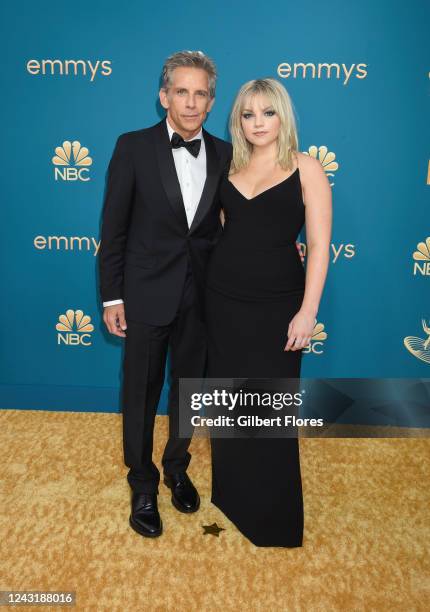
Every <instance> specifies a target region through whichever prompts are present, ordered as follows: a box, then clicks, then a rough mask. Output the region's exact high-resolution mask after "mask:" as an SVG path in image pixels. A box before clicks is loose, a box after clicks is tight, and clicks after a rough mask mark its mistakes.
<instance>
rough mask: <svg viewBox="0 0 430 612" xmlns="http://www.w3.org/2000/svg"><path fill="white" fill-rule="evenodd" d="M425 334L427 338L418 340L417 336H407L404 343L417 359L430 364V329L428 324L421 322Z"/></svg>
mask: <svg viewBox="0 0 430 612" xmlns="http://www.w3.org/2000/svg"><path fill="white" fill-rule="evenodd" d="M421 325H422V326H423V330H424V333H425V334H427V338H424V339H423V338H417V337H416V336H406V338H404V339H403V343H404V345H405V346H406V348H407V349H408V351H409V352H410V353H412V355H413V356H414V357H416V358H417V359H421V361H425V362H426V363H430V327H429V326H428V325H427V324H426V322H425V320H424V319H422V320H421Z"/></svg>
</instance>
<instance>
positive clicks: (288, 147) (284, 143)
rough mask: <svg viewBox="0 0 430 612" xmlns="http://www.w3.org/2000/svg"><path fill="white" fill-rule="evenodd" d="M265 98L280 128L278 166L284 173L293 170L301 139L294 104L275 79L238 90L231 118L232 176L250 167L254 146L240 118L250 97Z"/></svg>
mask: <svg viewBox="0 0 430 612" xmlns="http://www.w3.org/2000/svg"><path fill="white" fill-rule="evenodd" d="M256 94H263V95H265V96H266V97H267V98H268V99H269V100H270V103H271V105H272V107H273V110H274V111H275V112H276V113H277V115H278V117H279V119H280V121H281V125H280V128H279V136H278V162H279V165H280V166H281V168H283V169H284V170H292V169H293V153H294V152H297V151H298V146H299V143H298V137H297V128H296V120H295V116H294V110H293V103H292V101H291V98H290V96H289V94H288V92H287V90H286V89H285V87H284V86H283V85H281V84H280V83H278V81H276V80H275V79H270V78H267V79H254V80H253V81H248V82H247V83H245V84H244V85H242V87H241V88H240V90H239V93H238V94H237V96H236V99H235V101H234V104H233V109H232V111H231V115H230V133H231V138H232V143H233V159H232V162H231V167H230V173H234V172H237V171H238V170H240V169H241V168H244V167H245V166H247V165H248V163H249V159H250V157H251V152H252V148H253V145H252V144H251V143H250V142H248V140H246V138H245V134H244V133H243V129H242V123H241V116H242V111H243V109H244V107H245V103H246V101H247V99H248V98H249V97H252V96H254V95H256Z"/></svg>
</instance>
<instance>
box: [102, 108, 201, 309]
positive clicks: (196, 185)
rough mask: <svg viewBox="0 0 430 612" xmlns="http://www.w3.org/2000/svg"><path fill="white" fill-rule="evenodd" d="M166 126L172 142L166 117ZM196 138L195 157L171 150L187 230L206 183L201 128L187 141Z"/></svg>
mask: <svg viewBox="0 0 430 612" xmlns="http://www.w3.org/2000/svg"><path fill="white" fill-rule="evenodd" d="M166 124H167V131H168V132H169V140H172V136H173V133H174V129H173V128H172V127H171V125H170V123H169V121H168V119H167V117H166ZM197 138H200V140H201V141H202V142H201V145H200V151H199V154H198V156H197V157H194V155H191V153H190V152H189V151H187V149H186V148H185V147H179V148H178V149H172V154H173V161H174V162H175V168H176V174H177V176H178V180H179V185H180V188H181V193H182V199H183V202H184V206H185V214H186V217H187V223H188V227H189V228H190V227H191V224H192V222H193V219H194V215H195V214H196V210H197V206H198V204H199V202H200V198H201V197H202V192H203V187H204V185H205V181H206V147H205V140H204V138H203V131H202V129H201V128H200V131H199V133H198V134H196V135H195V136H193V138H190V139H189V140H195V139H197ZM122 303H123V300H120V299H118V300H111V301H109V302H103V306H113V305H114V304H122Z"/></svg>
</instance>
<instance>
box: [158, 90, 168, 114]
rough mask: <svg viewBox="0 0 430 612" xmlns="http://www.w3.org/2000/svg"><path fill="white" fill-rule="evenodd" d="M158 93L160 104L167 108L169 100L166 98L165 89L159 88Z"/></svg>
mask: <svg viewBox="0 0 430 612" xmlns="http://www.w3.org/2000/svg"><path fill="white" fill-rule="evenodd" d="M158 95H159V97H160V103H161V106H162V107H163V108H165V109H166V110H167V109H168V108H169V101H168V99H167V91H166V90H165V89H160V91H159V93H158Z"/></svg>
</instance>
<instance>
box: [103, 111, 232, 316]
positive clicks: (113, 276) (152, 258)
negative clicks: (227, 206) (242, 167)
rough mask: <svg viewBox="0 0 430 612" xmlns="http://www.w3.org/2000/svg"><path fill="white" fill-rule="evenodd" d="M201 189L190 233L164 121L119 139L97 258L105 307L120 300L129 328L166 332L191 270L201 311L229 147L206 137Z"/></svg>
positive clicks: (218, 227)
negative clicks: (149, 326)
mask: <svg viewBox="0 0 430 612" xmlns="http://www.w3.org/2000/svg"><path fill="white" fill-rule="evenodd" d="M203 137H204V140H205V147H206V182H205V185H204V189H203V193H202V197H201V200H200V202H199V205H198V207H197V210H196V214H195V216H194V219H193V222H192V225H191V227H190V228H188V224H187V218H186V214H185V208H184V203H183V199H182V195H181V189H180V185H179V180H178V177H177V174H176V169H175V163H174V160H173V154H172V149H171V145H170V140H169V134H168V131H167V125H166V121H165V119H163V121H160V123H158V124H156V125H154V126H152V127H150V128H146V129H142V130H137V131H133V132H127V133H125V134H121V136H119V138H118V140H117V142H116V145H115V149H114V152H113V155H112V158H111V160H110V163H109V167H108V176H107V185H106V192H105V199H104V204H103V213H102V228H101V245H100V250H99V260H98V261H99V278H100V294H101V299H102V301H103V302H107V301H110V300H115V299H120V298H121V299H123V300H124V308H125V315H126V320H127V317H129V318H130V319H131V320H135V321H141V322H145V323H149V324H152V325H167V324H168V323H170V322H171V321H172V320H173V318H174V316H175V314H176V312H177V308H178V305H179V301H180V299H181V295H182V290H183V287H184V280H185V275H186V272H187V267H188V262H189V263H190V264H191V270H192V273H193V276H194V280H195V283H196V288H197V292H198V297H199V304H200V306H202V304H203V290H204V277H205V267H206V262H207V260H208V257H209V254H210V251H211V249H212V247H213V246H214V245H215V243H216V241H217V239H218V237H219V235H220V232H221V231H222V227H221V223H220V220H219V213H220V205H219V200H218V185H219V181H220V178H221V174H222V172H223V171H224V170H225V169H226V168H228V166H229V164H230V160H231V153H232V147H231V144H230V143H228V142H226V141H224V140H221V139H219V138H216V137H215V136H212V135H211V134H209V133H208V132H207V131H206V130H205V129H203Z"/></svg>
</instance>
